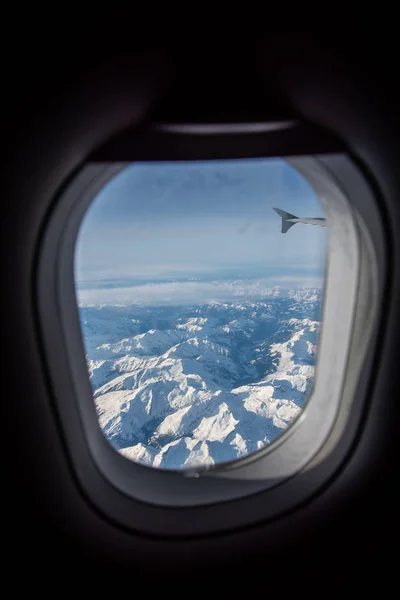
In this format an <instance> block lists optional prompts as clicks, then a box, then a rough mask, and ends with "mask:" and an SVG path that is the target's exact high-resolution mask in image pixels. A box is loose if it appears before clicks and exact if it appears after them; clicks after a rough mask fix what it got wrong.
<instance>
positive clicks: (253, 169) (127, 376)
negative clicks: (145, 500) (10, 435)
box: [75, 159, 328, 469]
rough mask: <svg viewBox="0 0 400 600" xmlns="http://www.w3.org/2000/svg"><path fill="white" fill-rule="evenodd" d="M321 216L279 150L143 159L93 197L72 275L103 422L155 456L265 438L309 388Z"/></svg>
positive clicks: (214, 454) (233, 454)
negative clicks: (268, 155)
mask: <svg viewBox="0 0 400 600" xmlns="http://www.w3.org/2000/svg"><path fill="white" fill-rule="evenodd" d="M327 232H328V229H327V227H326V219H325V217H324V214H323V211H322V208H321V204H320V202H319V199H318V197H317V196H316V194H315V192H314V191H313V189H312V187H311V186H310V184H309V183H308V182H307V181H306V179H305V178H304V177H303V176H302V175H300V174H299V173H298V172H297V171H296V170H295V169H294V168H293V167H292V166H290V165H289V164H288V163H287V162H285V161H284V160H282V159H246V160H225V161H199V162H153V163H150V162H147V163H135V164H131V165H129V166H127V167H125V168H124V169H123V170H121V171H120V173H119V174H118V175H117V176H115V177H114V178H113V179H112V180H111V181H110V182H108V183H107V184H106V185H105V186H104V187H103V189H102V190H101V191H100V193H98V194H97V196H96V197H95V198H94V200H93V202H92V204H91V206H90V207H89V209H88V211H87V212H86V214H85V217H84V219H83V222H82V224H81V228H80V231H79V236H78V240H77V245H76V253H75V286H76V294H77V300H78V305H79V315H80V322H81V328H82V335H83V341H84V346H85V352H86V361H87V367H88V373H89V377H90V381H91V386H92V390H93V397H94V403H95V406H96V411H97V415H98V421H99V425H100V427H101V429H102V431H103V433H104V435H105V437H106V439H107V440H108V441H109V442H110V444H111V445H112V446H113V447H114V448H115V449H116V450H118V451H119V452H120V453H121V454H122V455H123V456H125V457H127V458H129V459H131V460H133V461H135V462H139V463H142V464H145V465H149V466H152V467H155V468H161V469H186V468H188V467H200V466H208V465H213V464H217V463H224V462H229V461H233V460H237V459H239V458H242V457H244V456H246V455H248V454H250V453H253V452H256V451H257V450H259V449H261V448H263V447H265V446H267V445H269V444H271V443H272V442H274V440H276V439H277V438H278V437H279V436H280V435H281V434H282V433H283V432H284V431H285V430H286V429H287V428H288V427H289V426H290V425H291V424H292V423H293V422H294V421H295V420H296V418H297V417H298V416H299V414H301V411H302V409H303V407H304V406H305V403H306V402H307V400H308V397H309V395H310V392H311V390H312V386H313V381H314V376H315V368H316V360H317V356H318V339H319V334H320V330H321V315H322V300H323V287H324V277H325V266H326V257H327Z"/></svg>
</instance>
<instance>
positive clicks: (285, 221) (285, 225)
mask: <svg viewBox="0 0 400 600" xmlns="http://www.w3.org/2000/svg"><path fill="white" fill-rule="evenodd" d="M274 211H275V212H276V213H277V214H278V215H279V216H280V217H281V218H282V229H281V232H282V233H286V232H287V231H288V230H289V229H290V228H291V227H293V225H296V222H294V223H293V222H292V221H290V219H297V218H298V217H296V216H295V215H291V214H290V213H288V212H285V211H284V210H281V209H280V208H274Z"/></svg>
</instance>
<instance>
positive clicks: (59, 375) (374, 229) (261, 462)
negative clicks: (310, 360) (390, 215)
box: [37, 155, 385, 535]
mask: <svg viewBox="0 0 400 600" xmlns="http://www.w3.org/2000/svg"><path fill="white" fill-rule="evenodd" d="M286 160H288V162H289V163H290V164H291V165H292V166H293V167H294V168H296V169H297V170H299V171H300V172H301V173H302V174H303V175H304V176H305V177H306V178H307V179H308V181H309V182H310V183H311V185H312V186H313V187H314V189H316V191H317V193H318V195H319V197H321V194H322V197H321V200H322V201H323V207H324V210H325V212H326V213H327V216H328V220H329V221H330V226H329V230H330V231H329V239H330V242H329V257H330V258H329V266H328V278H327V282H326V291H327V293H326V298H325V300H324V309H323V315H324V317H323V318H325V319H326V318H329V319H333V317H334V315H338V312H337V311H338V303H339V308H340V306H341V310H342V311H344V312H343V314H344V315H345V321H342V323H341V324H342V329H341V330H340V333H339V329H338V328H337V327H335V326H334V325H333V326H332V325H331V326H330V327H328V329H327V328H326V326H324V327H323V328H322V334H321V341H320V347H319V361H318V364H317V370H316V381H315V386H314V389H313V391H312V398H310V400H309V401H308V402H307V405H306V407H305V409H304V411H303V413H302V414H301V416H300V417H299V418H298V419H297V420H296V422H295V423H294V424H293V425H292V426H290V427H289V428H288V430H287V431H286V432H285V433H284V434H282V436H280V437H279V438H278V440H277V441H276V442H274V443H272V444H271V445H270V446H268V447H266V448H265V449H263V450H260V451H259V452H257V453H255V454H253V455H250V456H248V457H245V458H243V459H240V460H238V461H235V462H234V463H232V464H225V465H224V464H222V465H216V466H215V467H213V468H212V469H209V470H207V471H205V472H204V473H201V474H200V476H198V475H199V472H198V470H195V471H194V472H188V473H187V474H184V472H182V471H179V472H174V471H165V470H156V469H154V468H151V467H147V466H144V465H139V464H135V463H133V462H132V461H129V460H128V459H126V458H124V457H123V456H121V455H120V454H119V453H118V452H116V451H115V450H114V449H113V448H112V447H111V445H110V444H109V443H108V442H107V441H106V439H105V437H104V435H103V434H102V432H101V431H100V427H99V425H98V421H97V416H96V412H95V406H94V402H93V397H92V390H91V387H90V383H89V378H88V374H87V366H86V361H85V355H84V348H83V341H82V336H81V330H80V324H79V315H78V308H77V302H76V296H75V286H74V272H73V257H74V252H75V241H76V235H77V231H78V228H79V224H80V222H81V219H82V217H83V214H84V213H85V211H86V208H87V206H88V205H89V203H90V201H91V199H92V198H93V197H94V196H95V195H96V193H97V192H98V191H99V190H100V189H101V188H102V187H103V186H104V184H105V183H106V182H107V181H108V180H109V179H110V178H112V177H113V176H115V174H116V173H118V172H119V171H120V170H121V169H122V168H124V166H125V164H124V163H120V164H114V165H111V166H110V165H106V164H102V163H97V164H91V165H88V166H86V167H84V169H83V170H82V171H81V172H80V173H78V175H77V176H76V177H75V179H74V180H73V181H72V182H71V184H70V186H69V187H68V188H67V189H66V190H65V192H64V193H63V194H62V196H61V197H60V199H59V202H58V203H57V205H56V207H55V209H54V211H53V214H52V215H51V217H50V220H49V223H48V227H47V229H46V232H45V236H44V240H43V243H42V246H41V249H40V258H39V264H38V279H37V303H38V304H37V305H38V309H39V322H40V331H41V336H42V340H43V343H44V348H45V352H46V358H47V361H48V364H49V367H50V376H51V382H52V387H53V394H54V397H55V401H56V405H57V408H58V411H59V413H60V416H61V421H62V423H63V427H64V434H65V438H66V444H67V447H68V448H69V452H70V456H71V458H72V463H73V465H74V468H75V471H76V474H77V476H78V480H79V482H80V485H81V486H82V487H83V488H84V490H85V491H86V494H87V495H88V496H89V497H90V498H91V500H92V501H93V502H94V503H95V504H96V505H97V506H98V507H99V508H100V510H102V512H104V513H105V514H107V515H108V516H109V517H111V518H113V519H114V520H117V521H118V522H120V523H121V524H123V525H124V526H127V527H130V528H134V529H139V530H144V531H145V532H147V533H150V534H153V535H157V534H162V535H182V534H185V535H187V534H188V533H191V534H193V535H195V534H196V533H199V532H203V531H204V530H207V531H219V530H221V529H222V530H224V529H229V528H232V527H237V526H241V525H243V524H247V522H248V521H249V520H253V519H256V520H260V519H265V518H271V517H273V516H276V515H278V514H280V513H281V512H282V511H284V510H287V509H288V508H289V507H291V506H293V505H295V504H296V503H298V502H300V501H302V500H304V497H305V496H306V497H307V495H310V494H311V493H313V492H314V491H315V489H316V488H317V487H318V485H321V482H322V481H325V480H326V478H327V477H328V475H329V476H330V475H331V472H332V470H334V469H335V468H337V464H338V463H340V460H342V459H343V457H344V456H345V454H346V452H345V451H346V449H347V448H348V444H350V442H351V440H353V439H354V435H355V431H356V429H357V424H358V423H359V420H360V415H361V412H362V407H363V405H364V400H365V395H366V390H364V393H360V392H359V391H358V393H357V396H355V387H356V385H357V382H358V381H361V380H362V378H363V377H364V380H366V381H367V372H366V371H365V369H366V368H367V365H368V360H370V356H371V353H372V352H373V350H374V339H375V336H376V324H377V318H378V315H379V307H380V304H381V291H380V290H382V289H383V280H384V276H385V274H384V269H383V264H384V256H383V254H384V249H385V244H384V241H383V228H382V224H381V221H380V217H379V212H378V210H377V207H376V203H375V200H374V197H373V195H372V192H371V190H370V188H369V187H368V185H367V184H366V182H365V180H364V178H363V177H362V175H361V173H360V171H359V170H358V168H357V167H356V166H355V165H354V164H353V163H352V162H351V160H350V159H349V158H348V157H346V156H344V155H325V156H323V157H307V158H304V157H294V158H289V159H288V158H286ZM360 189H361V190H362V202H360V201H358V204H357V205H355V204H354V202H353V199H355V198H356V196H357V194H358V191H359V190H360ZM332 194H337V195H338V196H337V198H336V201H335V200H334V199H333V198H332V197H331V195H332ZM335 202H336V203H335ZM335 210H336V212H337V214H336V217H335V214H334V213H335ZM335 235H336V238H335ZM339 239H340V243H339V242H338V240H339ZM335 248H336V250H335ZM337 249H339V251H340V252H339V253H340V257H338V255H337ZM339 258H340V260H339ZM344 259H346V263H343V260H344ZM340 261H342V264H344V267H345V268H344V269H343V268H341V267H340ZM346 269H347V271H346ZM346 273H347V274H346ZM345 275H346V277H347V282H348V286H347V293H348V295H347V296H346V297H345V298H342V299H340V297H339V292H338V289H337V286H338V285H339V283H340V281H341V280H342V279H343V277H344V276H345ZM366 290H368V294H367V295H368V302H365V301H363V298H365V297H366ZM356 306H357V311H356V310H355V308H356ZM327 315H328V316H327ZM332 335H336V336H337V335H339V336H341V338H340V340H341V341H339V343H340V348H341V351H342V356H341V357H339V356H337V357H336V358H335V360H336V363H335V364H336V368H337V371H336V373H335V372H334V370H330V368H329V366H328V362H329V360H328V359H329V356H330V355H329V345H332ZM329 336H331V339H329ZM324 356H326V358H324ZM321 357H322V358H321ZM324 361H325V362H324ZM339 363H340V364H339ZM331 366H332V365H331ZM323 371H325V376H326V378H327V379H325V380H324V379H323V377H322V375H321V373H323ZM329 371H330V372H329ZM338 379H340V382H339V381H338ZM329 382H331V385H336V387H335V394H336V396H335V401H334V402H333V401H332V402H331V403H330V416H329V420H327V419H326V414H327V413H326V411H325V408H326V405H322V404H321V405H320V404H318V410H317V411H316V414H315V415H314V416H313V414H312V411H314V410H316V409H315V407H316V406H317V404H316V398H317V395H320V396H321V397H322V396H323V395H324V393H325V392H324V390H323V389H322V388H323V387H324V388H325V389H327V387H329V385H328V383H329ZM313 407H314V408H313ZM317 413H318V414H317ZM321 415H322V417H323V419H322V422H323V421H325V430H324V431H323V432H322V430H321V429H320V428H319V429H318V426H317V425H316V421H317V418H318V416H319V418H321ZM319 423H321V421H319ZM349 425H351V427H350V430H351V432H352V433H351V434H350V435H349V434H348V431H349ZM310 426H312V429H314V432H315V431H318V432H319V434H320V436H319V439H318V441H317V440H316V439H315V436H314V437H310V436H309V435H308V434H307V435H306V431H307V427H308V428H309V427H310ZM301 432H304V433H302V435H301V436H300V438H299V434H300V433H301ZM344 435H347V438H348V440H347V443H346V444H343V436H344ZM296 436H297V438H299V440H298V441H297V442H296ZM289 451H290V452H289ZM288 452H289V454H290V456H289V454H288ZM327 465H330V468H327ZM193 475H196V476H193ZM244 502H246V505H247V506H250V505H252V506H253V508H252V509H250V514H249V513H248V510H249V509H248V508H247V509H246V511H245V512H246V514H243V512H242V511H240V510H236V511H232V510H227V506H231V505H236V506H241V505H243V503H244ZM166 508H168V510H167V512H166V511H165V509H166ZM211 508H212V511H210V509H211ZM167 515H168V517H167Z"/></svg>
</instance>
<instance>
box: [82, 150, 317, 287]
mask: <svg viewBox="0 0 400 600" xmlns="http://www.w3.org/2000/svg"><path fill="white" fill-rule="evenodd" d="M274 206H276V207H278V208H282V209H284V210H286V211H288V212H291V213H293V214H295V215H297V216H308V217H323V216H324V214H323V211H322V208H321V205H320V202H319V200H318V198H317V197H316V195H315V193H314V192H313V190H312V188H311V187H310V185H309V184H308V183H307V181H306V180H305V179H304V178H303V177H302V176H301V175H300V174H298V173H297V172H296V171H295V170H294V169H293V168H292V167H291V166H289V165H288V164H287V163H286V162H285V161H283V160H281V159H255V160H254V159H252V160H229V161H207V162H194V163H193V162H188V163H185V162H171V163H165V162H162V163H136V164H132V165H130V166H128V167H127V168H125V169H124V170H123V171H122V172H121V173H120V174H119V175H117V177H115V178H114V179H113V180H112V181H110V182H109V183H108V184H107V185H106V186H105V187H104V188H103V190H102V191H101V192H100V193H99V194H98V196H97V197H96V198H95V199H94V201H93V203H92V205H91V206H90V208H89V210H88V211H87V213H86V215H85V218H84V220H83V223H82V226H81V230H80V232H79V236H78V242H77V251H76V261H75V273H76V278H77V281H78V282H80V285H79V287H81V288H91V289H96V288H101V289H104V287H107V286H108V287H118V286H119V287H121V286H124V287H126V286H128V287H129V286H130V285H142V284H146V283H148V282H153V283H160V282H163V281H164V280H165V279H170V280H174V281H176V280H185V279H186V280H187V279H193V278H200V279H201V280H203V281H205V280H207V279H213V278H214V279H215V278H219V279H225V280H226V279H230V278H235V277H237V276H240V277H249V278H257V277H258V278H259V277H262V278H265V279H268V278H270V279H271V282H272V281H275V282H276V283H277V284H278V283H279V281H287V282H289V280H290V278H292V281H293V285H295V284H301V281H303V283H304V285H307V282H309V283H310V284H312V283H315V282H316V281H317V280H318V279H319V280H321V277H322V276H323V272H324V266H325V251H326V234H327V230H326V229H325V228H319V227H312V226H309V225H301V224H298V225H296V226H295V227H293V228H292V229H291V230H290V231H289V232H288V233H287V234H285V235H283V234H281V233H280V226H281V223H280V218H279V217H278V215H277V214H276V213H275V212H274V211H273V210H272V208H273V207H274Z"/></svg>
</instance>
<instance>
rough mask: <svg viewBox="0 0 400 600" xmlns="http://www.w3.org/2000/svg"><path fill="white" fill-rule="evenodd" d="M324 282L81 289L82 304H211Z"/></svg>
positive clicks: (193, 283)
mask: <svg viewBox="0 0 400 600" xmlns="http://www.w3.org/2000/svg"><path fill="white" fill-rule="evenodd" d="M322 285H323V278H322V277H314V276H300V277H299V276H294V277H290V276H284V277H271V278H263V279H253V280H238V281H184V282H167V283H148V284H146V285H136V286H129V287H114V288H111V289H110V288H107V289H86V290H84V289H81V290H77V296H78V303H79V305H80V306H89V305H97V304H102V305H107V304H108V305H115V304H119V305H131V304H135V305H159V304H171V305H174V304H175V305H176V304H178V305H180V304H185V305H187V304H189V305H191V304H208V303H211V302H234V301H240V300H244V299H246V300H260V299H262V298H268V296H271V295H273V294H274V293H276V290H273V289H272V288H274V287H275V286H282V287H283V288H288V289H292V288H297V287H316V288H321V287H322Z"/></svg>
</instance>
